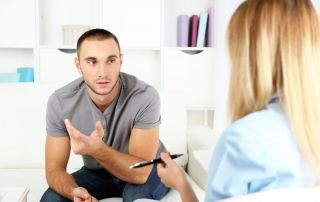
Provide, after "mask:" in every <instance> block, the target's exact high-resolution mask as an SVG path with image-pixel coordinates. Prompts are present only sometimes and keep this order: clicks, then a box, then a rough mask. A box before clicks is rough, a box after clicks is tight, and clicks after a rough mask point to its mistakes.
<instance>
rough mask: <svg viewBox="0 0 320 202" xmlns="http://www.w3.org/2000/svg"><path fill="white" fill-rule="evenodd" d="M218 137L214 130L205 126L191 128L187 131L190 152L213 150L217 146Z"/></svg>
mask: <svg viewBox="0 0 320 202" xmlns="http://www.w3.org/2000/svg"><path fill="white" fill-rule="evenodd" d="M217 140H218V136H217V135H216V134H215V132H214V130H213V129H211V128H208V127H205V126H198V125H195V126H190V127H189V128H188V129H187V144H188V152H189V153H191V152H193V151H195V150H204V149H210V150H212V149H213V148H214V146H215V145H216V143H217Z"/></svg>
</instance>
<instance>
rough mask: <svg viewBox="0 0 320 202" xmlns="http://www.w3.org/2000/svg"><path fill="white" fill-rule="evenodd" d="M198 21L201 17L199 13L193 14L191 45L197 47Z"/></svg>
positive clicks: (191, 20) (191, 19) (191, 18)
mask: <svg viewBox="0 0 320 202" xmlns="http://www.w3.org/2000/svg"><path fill="white" fill-rule="evenodd" d="M198 22H199V18H198V16H197V15H192V16H191V17H190V34H189V36H190V37H189V46H190V47H197V35H198Z"/></svg>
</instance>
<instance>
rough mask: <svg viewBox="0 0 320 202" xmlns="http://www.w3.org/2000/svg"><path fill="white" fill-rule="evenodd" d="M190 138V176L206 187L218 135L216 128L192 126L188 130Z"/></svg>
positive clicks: (203, 187) (188, 168)
mask: <svg viewBox="0 0 320 202" xmlns="http://www.w3.org/2000/svg"><path fill="white" fill-rule="evenodd" d="M187 138H188V154H189V160H188V167H187V172H188V174H189V175H190V177H191V178H192V179H193V180H194V181H195V182H196V183H197V184H198V185H199V186H200V187H201V188H202V189H205V187H206V182H207V177H208V169H209V163H210V160H211V155H212V150H213V148H214V147H215V145H216V143H217V140H218V136H217V135H216V134H215V133H214V130H213V129H211V128H208V127H205V126H191V127H189V128H188V130H187Z"/></svg>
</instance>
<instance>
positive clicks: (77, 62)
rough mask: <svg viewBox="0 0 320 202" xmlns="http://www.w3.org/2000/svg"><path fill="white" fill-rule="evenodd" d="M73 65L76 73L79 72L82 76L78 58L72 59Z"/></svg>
mask: <svg viewBox="0 0 320 202" xmlns="http://www.w3.org/2000/svg"><path fill="white" fill-rule="evenodd" d="M74 64H75V65H76V68H77V71H78V72H79V74H82V71H81V66H80V61H79V58H78V57H75V58H74Z"/></svg>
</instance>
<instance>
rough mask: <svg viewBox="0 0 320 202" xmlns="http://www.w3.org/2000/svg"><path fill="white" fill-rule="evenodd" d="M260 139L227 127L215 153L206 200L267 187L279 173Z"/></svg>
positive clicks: (211, 164) (270, 186)
mask: <svg viewBox="0 0 320 202" xmlns="http://www.w3.org/2000/svg"><path fill="white" fill-rule="evenodd" d="M266 162H268V159H267V156H266V153H265V151H264V150H263V149H262V148H261V145H260V144H259V142H258V141H255V140H254V139H250V138H248V137H246V136H245V135H242V134H241V132H240V131H238V130H236V129H227V130H226V131H225V132H224V134H223V135H222V136H221V138H220V140H219V143H218V144H217V147H216V149H215V150H214V153H213V155H212V159H211V163H210V168H209V178H208V181H207V192H206V200H205V201H207V202H209V201H210V202H211V201H215V200H220V199H224V198H229V197H235V196H240V195H245V194H248V193H252V192H257V191H261V190H268V189H271V188H272V187H273V183H274V182H276V180H277V179H276V177H277V175H276V173H275V171H274V170H272V169H270V167H272V165H271V166H268V167H266V165H267V164H268V163H266Z"/></svg>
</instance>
